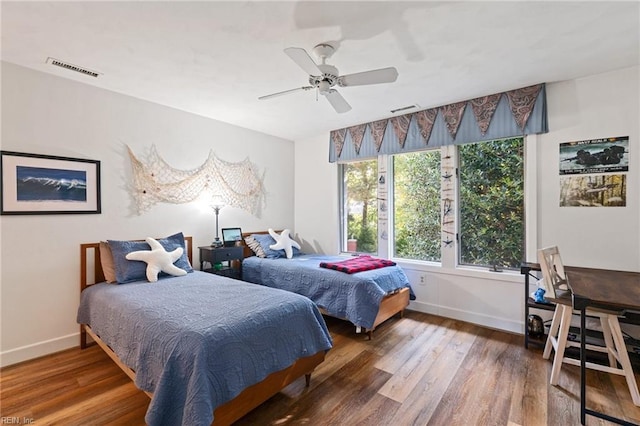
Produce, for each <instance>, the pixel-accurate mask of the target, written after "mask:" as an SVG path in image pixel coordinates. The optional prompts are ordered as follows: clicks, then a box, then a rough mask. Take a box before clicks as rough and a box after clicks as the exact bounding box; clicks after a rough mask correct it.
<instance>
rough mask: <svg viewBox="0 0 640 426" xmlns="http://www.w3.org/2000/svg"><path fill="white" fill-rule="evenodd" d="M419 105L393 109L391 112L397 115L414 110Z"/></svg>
mask: <svg viewBox="0 0 640 426" xmlns="http://www.w3.org/2000/svg"><path fill="white" fill-rule="evenodd" d="M417 107H418V106H417V105H409V106H406V107H402V108H396V109H392V110H391V114H395V113H396V112H400V111H406V110H408V109H413V108H417Z"/></svg>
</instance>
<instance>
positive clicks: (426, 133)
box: [329, 83, 549, 163]
mask: <svg viewBox="0 0 640 426" xmlns="http://www.w3.org/2000/svg"><path fill="white" fill-rule="evenodd" d="M548 131H549V129H548V123H547V99H546V93H545V85H544V83H543V84H537V85H535V86H529V87H523V88H521V89H516V90H511V91H508V92H503V93H496V94H494V95H489V96H483V97H480V98H476V99H471V100H469V101H462V102H457V103H454V104H450V105H444V106H440V107H436V108H430V109H425V110H422V111H417V112H412V113H409V114H404V115H399V116H395V117H391V118H386V119H383V120H378V121H372V122H371V123H364V124H358V125H356V126H351V127H347V128H344V129H338V130H332V131H331V133H330V136H329V162H331V163H334V162H336V161H337V162H344V161H350V160H363V159H367V158H375V157H377V156H378V155H383V154H398V153H402V152H411V151H418V150H423V149H427V148H437V147H440V146H443V145H456V144H464V143H469V142H479V141H483V140H494V139H504V138H508V137H514V136H522V135H527V134H535V133H547V132H548Z"/></svg>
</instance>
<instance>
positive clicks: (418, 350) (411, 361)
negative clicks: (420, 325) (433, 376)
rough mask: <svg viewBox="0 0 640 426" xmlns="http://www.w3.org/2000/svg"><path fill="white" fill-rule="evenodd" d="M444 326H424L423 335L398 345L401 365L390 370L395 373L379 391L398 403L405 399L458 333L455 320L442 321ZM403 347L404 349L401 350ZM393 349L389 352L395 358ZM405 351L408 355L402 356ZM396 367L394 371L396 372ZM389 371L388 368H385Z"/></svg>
mask: <svg viewBox="0 0 640 426" xmlns="http://www.w3.org/2000/svg"><path fill="white" fill-rule="evenodd" d="M440 324H441V326H433V324H430V326H431V327H425V328H424V332H423V333H422V334H423V336H422V338H417V339H414V341H413V342H412V343H411V344H408V345H406V346H404V347H399V348H398V349H397V350H396V351H397V352H400V353H399V354H398V355H399V356H398V359H401V360H402V361H403V363H402V365H398V366H395V365H394V368H393V370H391V371H392V372H393V373H394V374H393V377H391V379H389V381H388V382H387V383H386V384H385V385H384V386H383V387H382V388H381V389H380V392H379V393H380V394H381V395H383V396H386V397H387V398H391V399H393V400H394V401H397V402H400V403H402V402H404V401H405V400H406V399H407V397H408V396H409V394H410V393H411V392H412V391H413V389H414V388H415V387H416V386H417V384H418V383H419V382H420V378H421V377H422V376H424V375H425V374H426V372H427V371H429V369H430V368H431V367H432V365H433V364H434V362H436V360H437V359H438V357H439V356H441V354H442V352H443V351H444V350H446V347H447V344H448V343H449V342H450V341H451V339H452V338H453V336H454V334H455V330H453V329H452V328H450V327H451V324H452V321H448V322H447V321H445V322H442V323H440ZM400 348H402V349H401V350H400ZM393 353H394V352H391V353H390V354H389V357H390V358H392V357H393V355H392V354H393ZM401 354H404V355H405V356H400V355H401ZM394 370H395V371H394ZM386 371H389V370H386Z"/></svg>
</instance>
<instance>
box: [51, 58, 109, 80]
mask: <svg viewBox="0 0 640 426" xmlns="http://www.w3.org/2000/svg"><path fill="white" fill-rule="evenodd" d="M47 63H48V64H51V65H55V66H57V67H60V68H64V69H68V70H70V71H75V72H79V73H80V74H84V75H88V76H91V77H94V78H97V77H98V76H100V74H101V73H99V72H96V71H91V70H88V69H86V68H82V67H79V66H77V65H73V64H69V63H66V62H62V61H60V60H58V59H54V58H51V57H49V58H47Z"/></svg>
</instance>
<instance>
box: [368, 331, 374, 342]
mask: <svg viewBox="0 0 640 426" xmlns="http://www.w3.org/2000/svg"><path fill="white" fill-rule="evenodd" d="M367 334H368V335H369V340H373V330H369V331H367Z"/></svg>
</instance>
